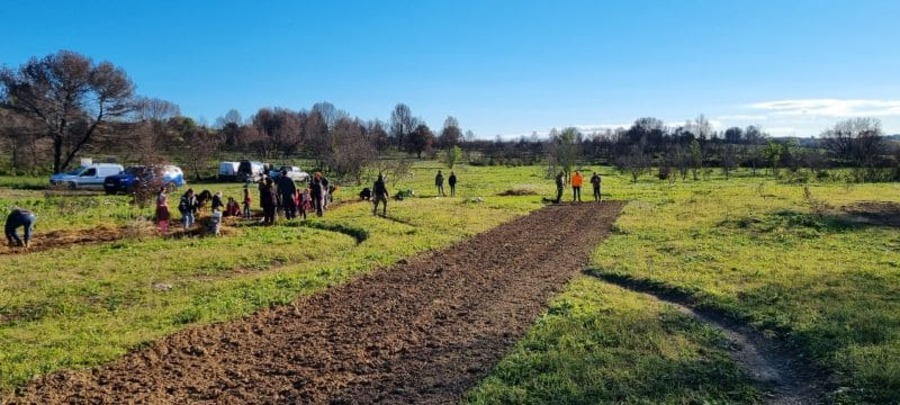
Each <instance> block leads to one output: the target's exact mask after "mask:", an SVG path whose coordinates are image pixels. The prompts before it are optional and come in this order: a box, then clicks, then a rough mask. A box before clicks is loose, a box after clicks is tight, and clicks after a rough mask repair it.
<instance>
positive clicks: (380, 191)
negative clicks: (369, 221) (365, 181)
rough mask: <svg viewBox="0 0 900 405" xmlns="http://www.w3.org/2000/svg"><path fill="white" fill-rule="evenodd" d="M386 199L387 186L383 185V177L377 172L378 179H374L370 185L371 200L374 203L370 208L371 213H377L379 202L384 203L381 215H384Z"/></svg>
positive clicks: (385, 213) (385, 214)
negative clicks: (373, 206) (372, 207)
mask: <svg viewBox="0 0 900 405" xmlns="http://www.w3.org/2000/svg"><path fill="white" fill-rule="evenodd" d="M387 200H388V190H387V186H385V185H384V177H383V176H382V175H381V174H378V179H377V180H375V184H373V185H372V201H373V202H374V205H375V208H374V209H373V210H372V215H378V204H379V203H381V204H384V209H383V210H382V214H381V216H383V217H386V216H387Z"/></svg>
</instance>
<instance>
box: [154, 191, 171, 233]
mask: <svg viewBox="0 0 900 405" xmlns="http://www.w3.org/2000/svg"><path fill="white" fill-rule="evenodd" d="M156 224H157V226H158V227H159V233H160V234H162V235H166V234H167V233H169V202H168V197H167V196H166V188H165V187H160V188H159V194H157V195H156Z"/></svg>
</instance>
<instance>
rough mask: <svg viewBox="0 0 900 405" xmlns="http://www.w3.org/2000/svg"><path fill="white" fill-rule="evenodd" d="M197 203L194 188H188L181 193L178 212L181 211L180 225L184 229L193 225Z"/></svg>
mask: <svg viewBox="0 0 900 405" xmlns="http://www.w3.org/2000/svg"><path fill="white" fill-rule="evenodd" d="M199 205H200V204H199V203H198V202H197V196H195V195H194V189H192V188H189V189H187V191H185V192H184V194H182V195H181V200H179V201H178V212H180V213H181V226H182V227H183V228H184V230H185V231H186V230H188V229H190V228H191V227H192V226H194V215H195V213H196V212H197V207H199Z"/></svg>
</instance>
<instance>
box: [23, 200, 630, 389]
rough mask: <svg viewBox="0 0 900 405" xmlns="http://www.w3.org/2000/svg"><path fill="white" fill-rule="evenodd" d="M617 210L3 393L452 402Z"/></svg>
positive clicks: (549, 221)
mask: <svg viewBox="0 0 900 405" xmlns="http://www.w3.org/2000/svg"><path fill="white" fill-rule="evenodd" d="M622 206H623V203H622V202H617V201H611V202H603V203H583V204H563V205H554V206H549V207H546V208H543V209H541V210H539V211H536V212H534V213H532V214H531V215H528V216H526V217H522V218H519V219H516V220H514V221H512V222H510V223H508V224H505V225H502V226H500V227H498V228H495V229H493V230H490V231H488V232H485V233H483V234H480V235H478V236H476V237H474V238H472V239H469V240H467V241H464V242H462V243H459V244H457V245H454V246H451V247H449V248H446V249H443V250H440V251H436V252H433V253H429V254H424V255H420V256H417V257H415V258H412V259H410V260H408V261H407V260H401V261H400V262H399V263H398V264H397V265H395V266H393V267H390V268H387V269H382V270H379V271H376V272H374V273H372V274H369V275H366V276H362V277H359V278H357V279H355V280H354V281H352V282H350V283H348V284H345V285H343V286H341V287H337V288H334V289H331V290H328V291H324V292H322V293H319V294H316V295H313V296H310V297H306V298H302V299H299V300H298V301H296V302H295V303H294V304H293V305H290V306H284V307H277V308H272V309H268V310H263V311H261V312H259V313H257V314H255V315H253V316H249V317H246V318H244V319H241V320H237V321H234V322H229V323H224V324H217V325H209V326H204V327H198V328H194V329H190V330H186V331H183V332H180V333H177V334H175V335H172V336H170V337H168V338H166V339H163V340H161V341H158V342H156V343H153V344H151V345H150V346H149V347H146V348H143V349H141V350H138V351H135V352H133V353H130V354H128V355H126V356H125V357H124V358H122V359H120V360H119V361H116V362H114V363H112V364H110V365H108V366H106V367H101V368H98V369H94V370H89V371H70V372H61V373H55V374H52V375H48V376H45V377H42V378H40V379H37V380H35V381H33V382H32V383H31V384H29V385H27V386H25V387H22V388H20V389H18V390H17V393H16V396H14V397H11V398H7V401H10V402H11V403H61V402H62V403H66V402H69V403H184V402H208V403H304V404H306V403H374V402H381V403H403V404H408V403H416V404H421V403H452V402H457V401H458V400H459V399H460V397H461V396H462V394H463V393H464V392H465V391H466V390H467V389H469V388H471V387H472V386H474V385H475V384H477V383H478V381H479V380H481V379H482V378H484V377H485V376H486V375H487V374H488V372H489V371H490V370H491V369H492V368H493V367H494V365H495V364H496V363H497V362H498V361H499V360H500V359H501V358H502V357H503V355H504V353H505V352H507V351H508V350H509V349H510V348H511V346H512V345H513V344H514V343H515V342H516V341H517V340H518V339H519V338H521V337H522V336H523V335H524V333H525V332H526V330H527V329H528V328H529V327H530V326H531V325H532V323H533V321H534V319H535V318H536V317H537V316H538V315H539V314H540V313H541V311H543V310H544V309H545V305H546V303H547V301H548V299H549V298H550V297H552V296H553V295H554V294H556V293H558V292H559V291H560V290H561V288H562V287H563V286H564V285H565V283H566V282H567V281H568V280H569V279H570V278H572V277H573V276H575V275H577V274H579V272H580V271H581V269H582V267H583V266H584V265H585V264H586V263H587V262H588V260H589V257H590V253H591V251H592V250H593V249H594V248H595V247H596V246H597V244H598V243H599V242H600V241H601V240H602V239H603V238H604V237H606V236H607V235H608V233H609V230H610V228H611V226H612V224H613V222H614V221H615V219H616V217H617V216H618V214H619V212H620V210H621V208H622Z"/></svg>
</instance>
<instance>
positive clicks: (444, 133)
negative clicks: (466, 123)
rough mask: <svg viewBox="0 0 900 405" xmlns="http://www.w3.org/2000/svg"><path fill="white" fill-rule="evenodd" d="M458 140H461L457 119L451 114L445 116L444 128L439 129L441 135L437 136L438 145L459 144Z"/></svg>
mask: <svg viewBox="0 0 900 405" xmlns="http://www.w3.org/2000/svg"><path fill="white" fill-rule="evenodd" d="M460 141H462V130H461V129H459V121H457V120H456V118H453V117H452V116H450V117H447V119H446V120H444V129H442V130H441V135H440V136H439V137H438V146H440V147H441V148H452V147H453V146H456V145H459V143H460Z"/></svg>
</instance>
